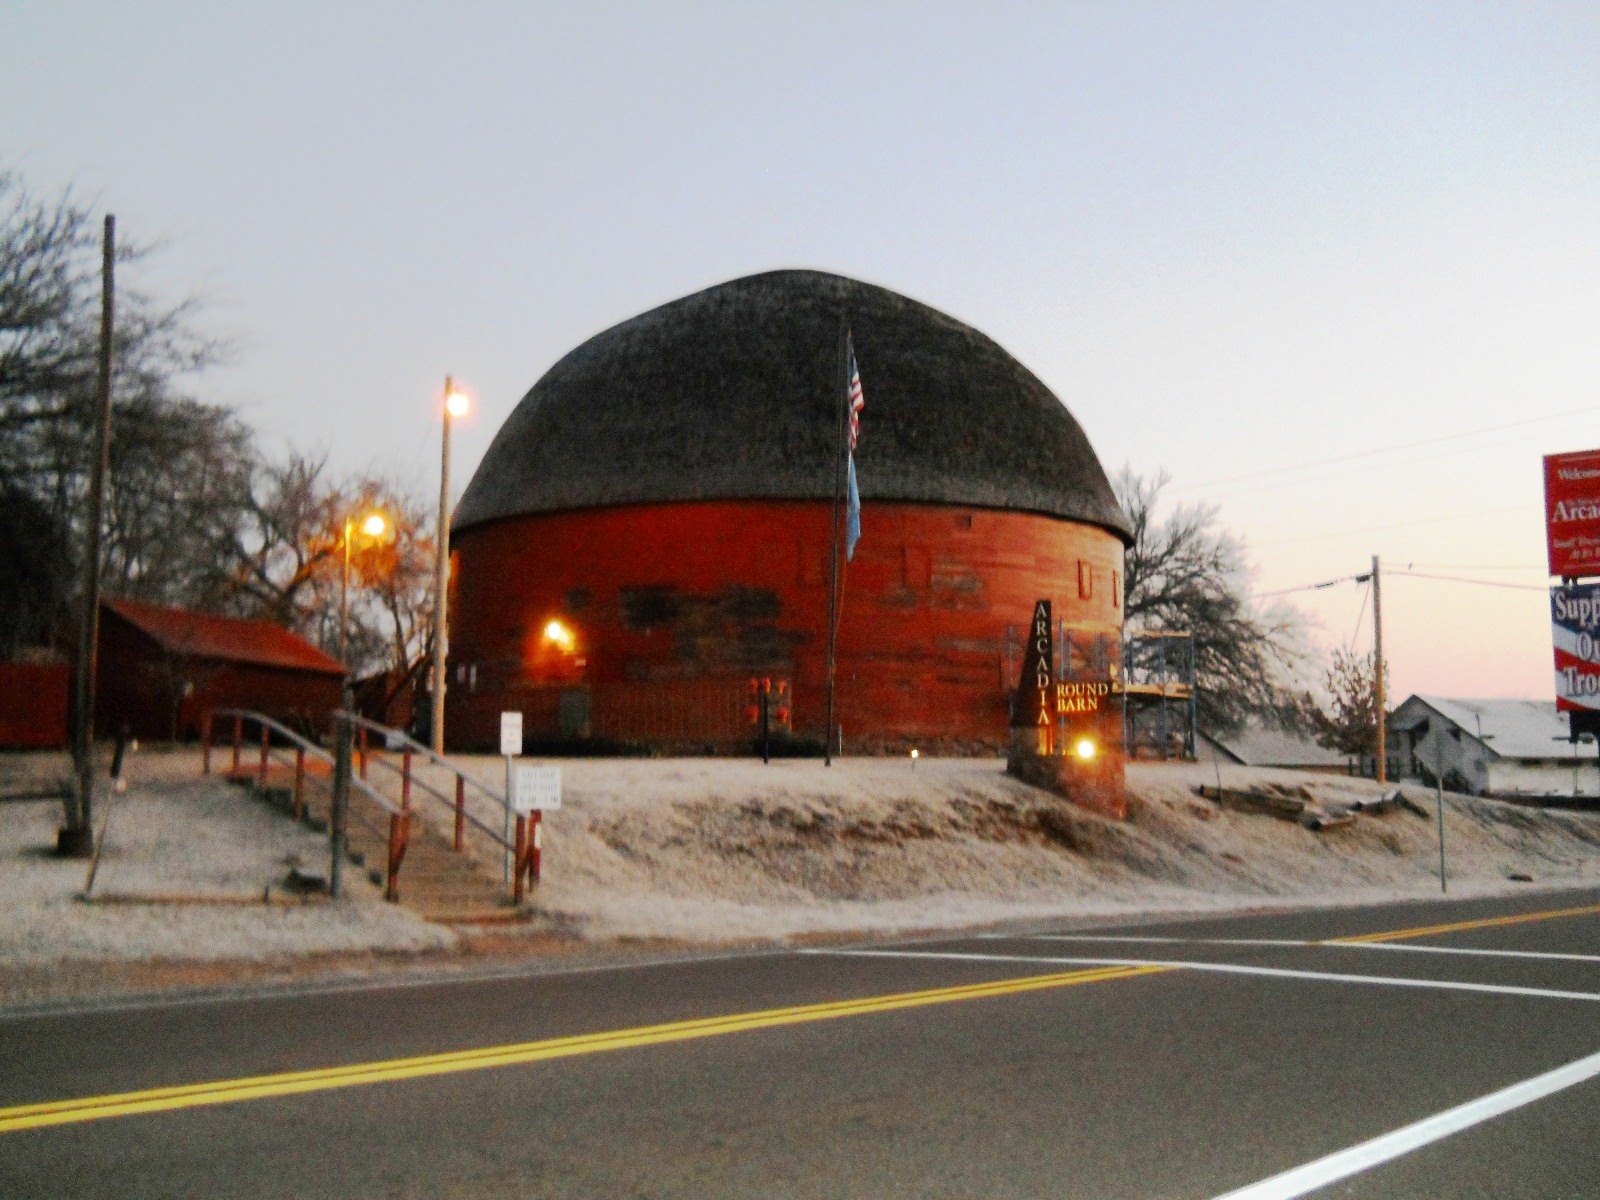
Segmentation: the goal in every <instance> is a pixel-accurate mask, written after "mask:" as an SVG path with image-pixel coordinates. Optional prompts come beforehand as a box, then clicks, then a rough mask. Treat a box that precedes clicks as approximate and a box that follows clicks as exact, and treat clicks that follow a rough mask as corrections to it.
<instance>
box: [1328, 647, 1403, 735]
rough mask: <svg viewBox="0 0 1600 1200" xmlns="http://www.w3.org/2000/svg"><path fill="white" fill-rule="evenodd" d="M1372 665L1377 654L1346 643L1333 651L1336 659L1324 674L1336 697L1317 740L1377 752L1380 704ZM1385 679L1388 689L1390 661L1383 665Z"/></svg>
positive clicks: (1330, 694)
mask: <svg viewBox="0 0 1600 1200" xmlns="http://www.w3.org/2000/svg"><path fill="white" fill-rule="evenodd" d="M1372 668H1373V658H1372V655H1370V654H1357V653H1355V652H1354V651H1353V650H1346V649H1344V648H1343V647H1340V648H1339V649H1337V650H1335V651H1334V652H1333V661H1332V662H1331V663H1329V665H1328V670H1327V672H1326V674H1325V675H1324V677H1323V683H1324V686H1326V688H1327V690H1328V695H1329V697H1330V698H1331V700H1332V704H1331V712H1329V713H1326V714H1324V715H1323V716H1322V719H1321V721H1320V722H1319V727H1318V735H1317V740H1318V741H1319V742H1321V743H1322V744H1323V745H1324V746H1326V747H1328V749H1330V750H1338V751H1340V752H1341V753H1344V754H1354V755H1368V754H1372V753H1374V751H1373V746H1374V745H1376V744H1377V730H1378V718H1377V707H1378V705H1377V696H1376V694H1375V691H1374V688H1373V680H1372ZM1383 681H1384V684H1385V688H1384V690H1385V692H1387V691H1388V687H1387V685H1388V682H1389V664H1388V663H1385V664H1384V666H1383ZM1387 715H1388V714H1385V716H1387Z"/></svg>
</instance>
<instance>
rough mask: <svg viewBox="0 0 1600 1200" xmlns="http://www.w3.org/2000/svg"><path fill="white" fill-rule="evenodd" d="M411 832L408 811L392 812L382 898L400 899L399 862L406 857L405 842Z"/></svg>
mask: <svg viewBox="0 0 1600 1200" xmlns="http://www.w3.org/2000/svg"><path fill="white" fill-rule="evenodd" d="M410 834H411V816H410V814H409V813H392V814H390V817H389V872H388V877H387V880H386V882H385V884H384V889H383V898H384V899H385V900H389V901H391V902H392V901H396V900H399V899H400V864H401V863H403V862H404V861H405V858H406V842H407V840H408V839H409V837H410Z"/></svg>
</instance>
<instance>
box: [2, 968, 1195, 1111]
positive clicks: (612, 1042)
mask: <svg viewBox="0 0 1600 1200" xmlns="http://www.w3.org/2000/svg"><path fill="white" fill-rule="evenodd" d="M1169 969H1170V968H1167V967H1096V968H1094V969H1091V970H1086V971H1067V972H1061V973H1057V974H1052V975H1031V976H1027V977H1025V978H1021V979H1002V980H997V981H995V982H991V983H976V984H964V985H961V986H958V987H943V988H931V989H929V990H927V991H920V992H900V993H896V994H893V995H887V996H868V997H865V998H862V999H858V1000H840V1001H834V1002H832V1003H827V1004H803V1005H797V1006H794V1007H790V1008H769V1009H765V1010H762V1011H759V1012H748V1013H735V1014H733V1015H730V1016H723V1017H702V1018H699V1019H696V1020H690V1021H673V1022H669V1023H668V1024H664V1025H644V1026H640V1027H637V1028H634V1029H617V1030H612V1031H610V1032H608V1033H588V1034H578V1035H576V1036H572V1037H559V1038H547V1039H545V1040H543V1041H538V1042H520V1043H517V1044H515V1045H509V1046H490V1047H485V1048H482V1049H477V1050H458V1051H455V1052H453V1053H449V1054H424V1055H420V1056H418V1057H415V1058H394V1059H388V1060H386V1061H382V1062H368V1063H354V1064H352V1065H350V1066H345V1067H327V1068H324V1069H321V1070H315V1071H286V1072H283V1073H282V1074H277V1075H256V1076H252V1077H250V1078H246V1079H227V1080H220V1081H214V1082H210V1083H195V1084H185V1085H182V1086H179V1087H164V1088H151V1089H149V1090H148V1091H140V1092H119V1093H116V1094H114V1095H108V1096H89V1097H85V1098H83V1099H78V1100H55V1101H50V1102H48V1103H44V1104H21V1105H17V1106H15V1107H13V1108H0V1133H15V1132H18V1131H20V1130H24V1129H39V1128H43V1127H45V1126H49V1125H71V1124H77V1123H78V1122H82V1121H100V1120H104V1119H106V1118H108V1117H127V1116H133V1115H135V1114H138V1113H155V1112H169V1111H171V1110H173V1109H179V1108H198V1107H201V1106H203V1105H208V1104H233V1103H236V1102H238V1101H241V1100H260V1099H263V1098H265V1097H268V1096H293V1095H298V1094H300V1093H304V1092H323V1091H329V1090H331V1089H333V1088H344V1087H361V1086H365V1085H367V1084H372V1083H384V1082H387V1081H390V1080H396V1079H418V1078H421V1077H423V1076H427V1075H447V1074H453V1073H455V1072H458V1071H481V1070H485V1069H487V1068H489V1067H509V1066H513V1065H515V1064H517V1063H530V1062H543V1061H545V1060H548V1059H554V1058H573V1057H576V1056H577V1055H581V1054H597V1053H599V1052H601V1051H604V1050H628V1049H634V1048H637V1047H640V1046H659V1045H662V1044H663V1043H666V1042H686V1041H692V1040H694V1039H696V1038H707V1037H721V1036H722V1035H724V1034H729V1033H743V1032H745V1031H747V1030H752V1029H771V1028H774V1027H776V1026H780V1025H801V1024H805V1023H806V1022H810V1021H831V1020H837V1019H839V1018H841V1017H859V1016H866V1015H868V1014H870V1013H882V1012H893V1011H895V1010H896V1009H902V1008H920V1007H922V1006H923V1005H928V1004H950V1003H953V1002H955V1001H959V1000H986V999H989V998H991V997H995V996H1009V995H1014V994H1016V993H1018V992H1035V991H1042V990H1044V989H1046V988H1063V987H1072V986H1075V985H1077V984H1080V983H1099V982H1101V981H1103V980H1108V979H1126V978H1128V977H1130V976H1133V975H1153V974H1158V973H1160V972H1162V971H1166V970H1169Z"/></svg>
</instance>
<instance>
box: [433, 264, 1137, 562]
mask: <svg viewBox="0 0 1600 1200" xmlns="http://www.w3.org/2000/svg"><path fill="white" fill-rule="evenodd" d="M841 317H843V318H844V319H845V320H847V321H848V322H849V324H850V329H851V333H852V336H853V338H854V342H855V349H856V360H857V362H858V364H859V367H860V371H861V381H862V388H863V391H864V392H865V395H866V409H865V411H864V412H863V414H862V420H861V438H860V441H859V443H858V444H857V447H856V474H857V480H858V483H859V486H860V489H861V498H862V501H863V503H865V504H869V505H870V504H871V503H872V501H874V500H896V501H912V502H916V501H923V502H929V503H935V504H959V505H965V506H971V507H977V508H998V509H1011V510H1019V511H1024V512H1034V513H1044V514H1047V515H1050V516H1055V517H1065V518H1068V519H1070V520H1075V521H1085V522H1088V523H1091V524H1094V525H1099V526H1103V527H1104V528H1106V529H1109V530H1111V531H1113V532H1115V533H1116V534H1118V535H1119V536H1121V537H1122V538H1123V539H1124V540H1127V539H1128V536H1129V528H1128V522H1127V518H1126V517H1125V516H1124V515H1123V513H1122V510H1121V508H1119V507H1118V505H1117V502H1116V499H1115V498H1114V497H1113V496H1112V493H1111V487H1110V485H1109V484H1108V483H1107V482H1106V475H1105V471H1104V470H1102V469H1101V466H1100V462H1099V460H1098V459H1097V458H1096V457H1095V453H1094V450H1093V448H1092V447H1091V446H1090V445H1089V440H1088V438H1086V437H1085V436H1084V433H1083V430H1082V429H1081V428H1080V427H1079V425H1078V422H1077V421H1076V420H1074V419H1073V417H1072V414H1071V413H1069V412H1068V411H1067V409H1066V406H1065V405H1063V404H1062V403H1061V401H1059V400H1058V399H1056V397H1055V396H1054V395H1053V394H1052V393H1051V392H1050V389H1048V388H1047V387H1045V386H1044V384H1042V383H1040V382H1039V380H1038V379H1037V378H1036V377H1035V376H1034V375H1033V374H1032V373H1031V372H1030V371H1028V369H1027V368H1026V367H1024V366H1023V365H1022V364H1021V363H1019V362H1018V361H1017V360H1016V359H1014V358H1012V357H1011V355H1009V354H1007V353H1006V352H1005V351H1004V350H1002V349H1001V348H1000V347H999V346H998V345H996V344H995V343H994V342H993V341H991V340H990V339H989V338H987V337H985V336H984V335H983V334H981V333H979V332H978V331H977V330H975V329H972V328H970V327H969V326H967V325H963V324H962V323H961V322H960V321H957V320H955V319H953V318H951V317H947V316H945V315H944V314H943V313H941V312H938V311H936V310H935V309H932V308H929V307H928V306H927V305H925V304H919V303H917V302H916V301H915V300H909V299H907V298H906V297H904V296H901V295H897V294H896V293H894V292H891V291H888V290H887V289H885V288H881V287H875V286H873V285H872V284H869V283H862V282H859V281H858V280H854V279H846V278H843V277H842V276H838V275H829V274H825V273H823V272H820V271H771V272H768V273H765V274H761V275H752V276H749V277H748V278H745V279H735V280H733V281H732V282H729V283H723V284H719V285H717V286H716V287H712V288H707V289H706V290H705V291H703V292H696V293H694V294H693V295H691V296H685V297H684V298H683V299H681V300H675V301H673V302H672V303H671V304H664V305H662V306H661V307H660V308H655V309H651V310H650V311H649V312H647V313H644V314H642V315H640V316H637V317H634V318H633V319H632V320H629V321H624V322H622V324H620V325H617V326H614V327H613V328H611V329H608V330H606V331H605V332H604V333H601V334H598V335H596V336H595V337H592V338H590V339H589V340H588V341H587V342H585V343H583V345H581V346H579V347H578V348H577V349H576V350H573V351H572V352H571V353H570V354H568V355H567V356H566V357H565V358H563V359H562V360H561V361H560V362H558V363H556V365H555V366H553V367H551V368H550V370H549V371H548V372H546V373H545V376H544V378H542V379H541V380H539V382H538V383H536V384H535V385H534V386H533V390H532V391H530V392H529V393H528V394H527V395H526V396H525V397H523V399H522V402H521V403H520V404H518V405H517V408H516V410H515V411H514V412H513V413H512V414H511V416H510V417H509V418H508V419H507V421H506V423H505V425H504V426H502V427H501V429H500V432H499V433H498V434H497V435H496V437H495V440H494V443H493V444H492V445H491V446H490V447H489V452H488V453H487V454H486V455H485V456H484V459H483V462H482V464H481V465H480V466H479V467H478V471H477V473H476V474H475V475H474V476H473V478H472V482H471V483H470V484H469V485H468V486H467V490H466V494H465V495H464V496H463V497H462V499H461V504H460V507H459V508H458V509H457V510H456V514H455V518H454V520H453V521H452V526H453V528H454V529H456V530H464V529H467V528H470V527H471V526H474V525H481V524H483V523H485V522H488V521H495V520H500V519H504V518H507V517H516V516H523V515H526V514H530V513H546V512H557V511H561V510H565V509H575V508H595V507H601V506H607V505H618V504H649V503H665V502H678V501H694V500H728V499H738V500H766V499H795V500H827V499H830V498H831V497H832V495H833V488H834V470H835V467H834V464H835V463H836V461H837V459H836V455H837V452H838V430H839V427H838V419H839V418H838V413H839V403H840V392H841V389H842V381H841V379H840V363H839V359H840V354H839V323H840V318H841Z"/></svg>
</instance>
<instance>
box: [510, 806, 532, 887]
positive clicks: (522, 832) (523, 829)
mask: <svg viewBox="0 0 1600 1200" xmlns="http://www.w3.org/2000/svg"><path fill="white" fill-rule="evenodd" d="M527 856H528V818H527V817H525V816H523V815H522V814H521V813H518V814H517V848H516V852H515V853H514V854H512V856H511V864H512V866H511V902H512V903H513V904H521V903H522V874H523V869H524V865H525V863H526V860H527Z"/></svg>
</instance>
